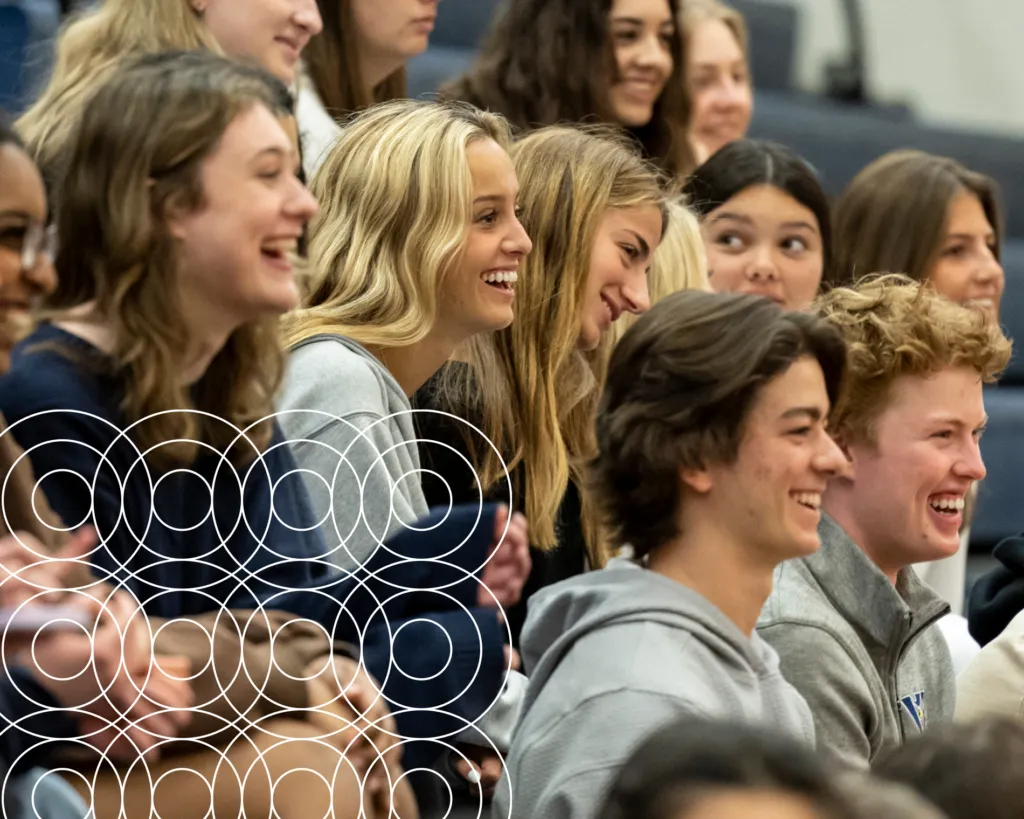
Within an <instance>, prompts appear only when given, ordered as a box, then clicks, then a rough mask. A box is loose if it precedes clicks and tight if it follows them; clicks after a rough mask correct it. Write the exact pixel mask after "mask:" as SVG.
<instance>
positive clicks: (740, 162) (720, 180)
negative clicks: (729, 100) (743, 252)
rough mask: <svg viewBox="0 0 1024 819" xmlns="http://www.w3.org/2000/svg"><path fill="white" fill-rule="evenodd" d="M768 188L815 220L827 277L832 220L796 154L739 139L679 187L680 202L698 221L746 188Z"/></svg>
mask: <svg viewBox="0 0 1024 819" xmlns="http://www.w3.org/2000/svg"><path fill="white" fill-rule="evenodd" d="M758 185H769V186H771V187H773V188H777V189H778V190H780V191H782V192H783V193H785V194H786V195H787V196H790V197H792V198H793V199H794V200H795V201H797V202H799V203H800V204H801V205H803V206H804V207H805V208H807V209H808V210H809V211H810V212H811V213H813V214H814V217H815V218H816V219H817V220H818V230H819V232H820V233H821V250H822V262H823V265H824V271H825V276H826V277H827V276H828V270H829V267H830V266H831V264H832V242H833V238H832V220H831V215H832V214H831V207H830V205H829V201H828V196H827V195H826V194H825V191H824V189H823V188H822V187H821V182H820V181H819V180H818V174H817V173H816V172H815V170H814V168H813V167H811V166H810V165H809V164H808V163H807V161H806V160H804V159H803V158H802V157H801V156H800V155H799V154H797V153H795V152H794V151H792V150H790V149H789V148H787V147H786V146H785V145H779V144H778V143H776V142H767V141H764V140H760V139H738V140H736V141H735V142H730V143H729V144H728V145H725V146H723V147H722V148H720V149H719V150H718V151H716V152H715V153H714V154H712V155H711V156H710V157H708V159H707V161H706V162H705V163H704V164H703V165H701V166H700V167H699V168H697V169H696V170H695V171H694V172H693V173H692V174H691V175H690V177H689V178H688V179H687V180H686V184H685V185H684V186H683V197H684V198H685V199H686V202H687V204H688V205H689V206H690V209H691V210H693V212H694V213H696V214H697V217H698V218H699V219H701V220H703V219H704V217H705V216H707V215H708V214H709V213H711V212H712V211H713V210H716V209H718V208H720V207H721V206H722V205H724V204H725V203H726V202H728V201H729V200H730V199H732V198H733V197H734V196H736V195H737V194H740V193H742V192H743V191H745V190H746V189H747V188H753V187H756V186H758Z"/></svg>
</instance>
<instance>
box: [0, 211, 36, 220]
mask: <svg viewBox="0 0 1024 819" xmlns="http://www.w3.org/2000/svg"><path fill="white" fill-rule="evenodd" d="M8 216H14V217H16V218H18V219H24V220H25V221H26V222H31V221H32V220H33V219H35V218H36V217H34V216H33V215H32V214H31V213H29V212H28V211H24V210H0V219H2V218H4V217H8Z"/></svg>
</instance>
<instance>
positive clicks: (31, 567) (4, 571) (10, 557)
mask: <svg viewBox="0 0 1024 819" xmlns="http://www.w3.org/2000/svg"><path fill="white" fill-rule="evenodd" d="M95 546H96V532H95V530H94V529H93V528H92V527H89V526H87V527H84V528H82V529H79V530H78V531H77V532H75V533H74V534H73V535H71V537H69V538H68V540H67V542H66V543H65V544H64V546H63V547H62V548H61V549H60V550H59V551H57V552H51V551H50V550H49V549H48V548H47V547H46V546H45V545H43V543H41V542H40V541H39V540H38V539H37V538H36V537H34V536H33V535H31V534H29V533H28V532H17V533H15V534H12V535H7V536H6V537H3V538H0V606H5V607H11V608H16V607H17V606H19V605H21V604H22V603H25V602H27V601H28V600H32V602H33V604H46V603H56V602H57V601H58V600H61V599H63V598H64V596H65V594H64V590H65V589H66V588H67V587H68V585H69V580H70V579H71V577H72V575H81V574H82V573H83V570H84V571H88V568H87V565H86V564H85V563H84V562H82V561H83V558H84V557H85V556H86V555H87V554H88V553H89V552H91V551H92V549H93V548H94V547H95ZM76 579H77V578H76ZM47 592H52V593H47Z"/></svg>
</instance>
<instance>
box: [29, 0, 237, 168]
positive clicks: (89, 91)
mask: <svg viewBox="0 0 1024 819" xmlns="http://www.w3.org/2000/svg"><path fill="white" fill-rule="evenodd" d="M191 49H207V50H209V51H213V52H215V53H220V51H221V49H220V46H219V45H218V44H217V41H216V40H215V39H214V37H213V35H212V34H211V33H210V32H209V30H208V29H207V28H206V26H205V25H204V24H203V22H202V20H201V19H200V17H199V15H198V14H196V12H195V10H194V9H193V8H192V7H191V6H190V5H189V4H188V2H187V1H186V0H102V2H100V3H98V4H97V5H96V6H95V7H94V8H90V9H89V10H86V11H82V12H80V13H78V14H76V15H75V16H73V17H72V18H71V19H70V20H69V22H68V23H66V24H65V26H64V28H63V29H62V31H61V33H60V36H59V37H58V38H57V45H56V51H57V54H56V62H55V65H54V69H53V73H52V74H51V76H50V79H49V82H48V83H47V84H46V87H45V89H44V90H43V92H42V94H41V95H40V97H39V99H37V100H36V102H35V103H34V104H33V105H32V107H31V108H29V109H28V111H26V112H25V114H24V115H23V116H22V117H21V118H20V119H19V120H18V121H17V123H15V128H16V129H17V131H18V133H19V134H20V136H21V138H22V139H23V140H24V141H25V144H26V145H27V147H28V150H29V153H30V154H31V155H32V157H33V159H35V161H36V163H37V164H38V165H39V167H40V169H41V170H42V171H43V175H44V177H45V178H46V179H47V182H48V184H49V185H50V186H51V187H53V186H55V185H57V184H59V180H60V179H61V177H62V176H63V172H64V171H63V169H64V165H65V163H64V161H63V158H66V157H65V156H64V155H65V152H66V149H67V146H68V144H69V142H70V139H71V136H72V133H73V131H74V129H75V127H77V125H78V123H79V121H80V120H81V119H82V113H83V112H84V111H85V108H86V106H87V105H88V104H89V102H90V101H91V100H92V98H93V97H94V96H95V94H96V92H97V90H98V89H99V88H100V86H101V85H102V84H103V83H104V81H105V80H106V79H107V78H108V77H110V75H111V74H112V73H113V72H114V70H115V69H116V68H117V67H118V66H119V65H121V64H123V63H124V62H125V61H126V60H130V59H131V58H133V57H137V56H139V55H141V54H152V53H156V52H159V51H174V50H191Z"/></svg>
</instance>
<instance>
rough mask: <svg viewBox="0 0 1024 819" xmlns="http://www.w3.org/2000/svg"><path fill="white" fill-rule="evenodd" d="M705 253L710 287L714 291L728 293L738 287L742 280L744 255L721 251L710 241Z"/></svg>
mask: <svg viewBox="0 0 1024 819" xmlns="http://www.w3.org/2000/svg"><path fill="white" fill-rule="evenodd" d="M707 255H708V276H709V281H710V283H711V289H712V290H714V291H715V292H716V293H728V292H731V291H733V290H736V289H738V288H739V285H740V283H741V282H742V281H743V266H744V259H745V256H736V255H733V254H731V253H723V252H721V251H720V250H718V249H717V247H716V246H715V245H714V244H710V243H709V244H708V245H707Z"/></svg>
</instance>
